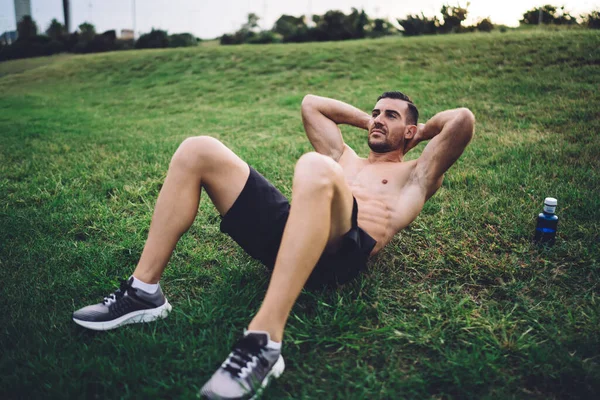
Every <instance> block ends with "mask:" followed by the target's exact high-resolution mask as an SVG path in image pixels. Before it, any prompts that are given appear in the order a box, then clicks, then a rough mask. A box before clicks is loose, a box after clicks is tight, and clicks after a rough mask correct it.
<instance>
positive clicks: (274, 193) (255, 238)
mask: <svg viewBox="0 0 600 400" xmlns="http://www.w3.org/2000/svg"><path fill="white" fill-rule="evenodd" d="M289 213H290V203H289V202H288V200H287V199H286V198H285V196H283V194H281V192H280V191H279V190H277V188H275V186H273V185H272V184H271V183H270V182H269V181H268V180H267V179H265V177H263V176H262V175H261V174H260V173H258V172H257V171H256V170H255V169H254V168H252V167H250V176H249V177H248V181H247V182H246V185H245V186H244V189H243V190H242V192H241V193H240V195H239V197H238V198H237V199H236V201H235V202H234V203H233V206H232V207H231V209H230V210H229V211H228V212H227V214H225V216H224V217H223V219H222V221H221V231H222V232H224V233H227V234H228V235H229V236H231V238H232V239H233V240H235V241H236V242H237V243H238V244H239V245H240V246H241V247H242V249H244V251H246V253H248V254H249V255H250V256H252V257H253V258H255V259H257V260H259V261H261V262H262V263H263V264H264V265H265V266H266V267H267V268H269V269H271V270H272V269H273V267H274V266H275V258H276V257H277V252H278V251H279V245H280V243H281V238H282V236H283V229H284V228H285V224H286V222H287V219H288V215H289ZM357 215H358V205H357V204H356V199H354V206H353V209H352V228H351V229H350V231H348V232H347V233H346V234H345V235H344V236H343V240H342V244H341V245H340V247H339V249H338V250H337V251H336V252H334V253H327V252H325V253H323V255H322V256H321V258H320V259H319V262H318V263H317V265H316V266H315V269H314V270H313V272H312V274H311V275H310V277H309V279H308V282H307V286H309V287H317V286H323V285H328V286H335V285H336V284H341V283H345V282H348V281H349V280H351V279H353V278H355V277H356V276H357V275H358V274H359V273H360V272H361V271H362V270H364V269H366V265H367V259H368V258H369V254H370V253H371V250H373V247H375V244H376V243H377V242H376V241H375V239H373V238H372V237H371V236H369V235H368V234H367V233H366V232H365V231H364V230H362V229H361V228H359V227H358V225H357Z"/></svg>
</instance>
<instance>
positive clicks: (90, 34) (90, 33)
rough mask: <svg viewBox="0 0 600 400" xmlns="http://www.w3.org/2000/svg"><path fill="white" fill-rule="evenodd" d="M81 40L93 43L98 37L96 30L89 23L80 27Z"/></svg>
mask: <svg viewBox="0 0 600 400" xmlns="http://www.w3.org/2000/svg"><path fill="white" fill-rule="evenodd" d="M79 34H80V36H79V38H80V40H83V41H85V42H91V41H92V40H93V39H94V36H96V28H95V27H94V25H92V24H90V23H89V22H84V23H83V24H81V25H79Z"/></svg>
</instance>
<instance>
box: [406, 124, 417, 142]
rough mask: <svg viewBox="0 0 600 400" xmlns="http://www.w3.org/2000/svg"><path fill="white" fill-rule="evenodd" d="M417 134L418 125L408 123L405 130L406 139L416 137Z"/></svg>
mask: <svg viewBox="0 0 600 400" xmlns="http://www.w3.org/2000/svg"><path fill="white" fill-rule="evenodd" d="M416 134H417V126H416V125H407V126H406V131H404V139H405V140H410V139H412V138H414V137H415V135H416Z"/></svg>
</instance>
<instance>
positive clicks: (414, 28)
mask: <svg viewBox="0 0 600 400" xmlns="http://www.w3.org/2000/svg"><path fill="white" fill-rule="evenodd" d="M397 21H398V23H399V24H400V26H401V27H402V29H403V31H402V34H403V35H404V36H418V35H432V34H434V33H436V32H437V31H438V29H439V27H440V21H439V20H438V19H437V17H433V18H428V17H426V16H425V14H423V13H421V15H420V16H419V15H408V16H406V18H405V19H398V20H397Z"/></svg>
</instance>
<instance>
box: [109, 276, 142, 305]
mask: <svg viewBox="0 0 600 400" xmlns="http://www.w3.org/2000/svg"><path fill="white" fill-rule="evenodd" d="M128 290H133V291H137V289H136V288H134V287H131V284H129V281H127V280H122V281H121V285H120V286H119V288H118V289H117V290H116V291H115V292H114V293H112V294H111V295H110V296H108V297H105V298H104V300H103V301H102V304H104V305H106V306H110V305H111V304H113V303H116V301H117V300H119V299H121V298H122V297H123V296H125V293H127V291H128Z"/></svg>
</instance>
